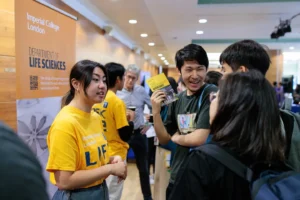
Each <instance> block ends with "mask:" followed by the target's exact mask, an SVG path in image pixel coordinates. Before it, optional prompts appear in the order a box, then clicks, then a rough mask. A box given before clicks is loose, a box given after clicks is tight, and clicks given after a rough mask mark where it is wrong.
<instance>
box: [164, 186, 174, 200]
mask: <svg viewBox="0 0 300 200" xmlns="http://www.w3.org/2000/svg"><path fill="white" fill-rule="evenodd" d="M173 187H174V184H173V183H169V185H168V187H167V191H166V200H169V198H170V194H171V192H172V190H173Z"/></svg>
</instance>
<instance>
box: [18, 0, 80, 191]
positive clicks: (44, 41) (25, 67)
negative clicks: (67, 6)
mask: <svg viewBox="0 0 300 200" xmlns="http://www.w3.org/2000/svg"><path fill="white" fill-rule="evenodd" d="M50 7H51V5H50ZM54 8H55V7H53V6H52V8H49V7H47V6H45V5H43V4H41V3H39V2H37V1H34V0H15V35H16V89H17V90H16V91H17V94H16V95H17V126H18V130H17V132H18V135H19V136H20V137H21V138H22V139H23V140H24V141H25V142H26V143H27V144H28V145H29V147H30V148H31V149H32V151H33V152H34V153H35V155H36V156H37V158H38V159H39V160H40V162H41V164H42V167H43V168H44V176H45V179H46V180H48V179H49V174H48V173H47V172H46V170H45V166H46V163H47V159H48V155H49V151H48V147H47V142H46V139H47V134H48V130H49V127H50V126H51V124H52V122H53V120H54V118H55V116H56V115H57V113H58V112H59V110H60V100H61V96H63V95H64V94H65V93H66V92H67V91H68V90H69V80H68V78H69V73H70V69H71V68H72V66H73V65H74V63H75V39H76V38H75V37H76V20H74V19H72V18H71V17H69V16H66V15H64V14H62V13H61V12H58V11H57V10H55V9H54ZM20 162H21V161H20ZM47 182H48V192H49V195H50V197H51V196H52V195H53V193H54V192H55V190H56V187H55V186H53V185H51V184H50V182H49V181H47Z"/></svg>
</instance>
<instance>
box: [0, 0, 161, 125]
mask: <svg viewBox="0 0 300 200" xmlns="http://www.w3.org/2000/svg"><path fill="white" fill-rule="evenodd" d="M46 1H47V2H49V3H51V4H53V5H54V6H56V7H58V8H60V9H62V10H65V11H67V12H69V13H71V14H73V15H75V16H77V17H78V19H79V20H78V21H77V27H76V28H77V30H76V61H78V60H81V59H92V60H95V61H98V62H100V63H102V64H105V63H107V62H111V61H114V62H119V63H121V64H123V65H124V66H125V67H126V66H127V65H128V64H133V63H135V64H137V65H139V66H140V67H141V69H142V70H143V71H149V72H151V74H152V75H155V74H157V73H158V68H157V67H155V66H153V65H152V64H150V63H149V62H147V61H146V60H145V59H144V58H143V55H137V54H135V53H133V52H132V51H131V50H130V49H129V48H127V47H126V46H125V45H123V44H122V43H120V42H119V41H118V40H116V39H114V38H112V37H110V36H108V35H104V34H103V31H102V30H101V29H100V28H98V27H97V26H95V25H94V24H93V23H91V22H90V21H88V20H87V19H86V18H84V17H83V16H81V15H80V14H78V13H77V12H76V11H74V10H72V9H71V8H70V7H68V6H66V5H65V4H64V3H62V2H61V1H60V0H46ZM14 2H15V1H14V0H2V1H0V121H3V122H4V123H6V124H8V125H9V126H10V127H12V128H13V129H15V130H16V128H17V123H16V119H17V117H16V74H15V70H16V68H15V67H16V64H15V16H14Z"/></svg>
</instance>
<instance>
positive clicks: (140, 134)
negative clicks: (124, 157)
mask: <svg viewBox="0 0 300 200" xmlns="http://www.w3.org/2000/svg"><path fill="white" fill-rule="evenodd" d="M139 74H140V69H139V68H138V67H137V66H136V65H129V66H128V67H127V69H126V74H125V82H124V88H123V90H122V91H118V92H117V96H118V97H119V98H120V99H122V100H123V101H124V102H125V104H126V106H127V109H133V110H134V111H135V119H134V121H133V122H134V135H133V136H132V137H131V139H130V140H129V142H128V143H129V145H130V147H131V148H132V150H133V152H134V154H135V158H136V165H137V168H138V170H139V174H140V184H141V188H142V193H143V196H144V200H152V195H151V189H150V181H149V172H148V161H147V160H148V156H147V137H146V135H145V133H146V132H147V130H148V129H149V128H150V127H149V126H146V125H145V121H144V106H145V105H148V107H149V108H151V103H150V97H149V95H148V94H147V93H146V91H145V89H144V88H143V87H142V86H140V85H136V82H137V80H138V77H139Z"/></svg>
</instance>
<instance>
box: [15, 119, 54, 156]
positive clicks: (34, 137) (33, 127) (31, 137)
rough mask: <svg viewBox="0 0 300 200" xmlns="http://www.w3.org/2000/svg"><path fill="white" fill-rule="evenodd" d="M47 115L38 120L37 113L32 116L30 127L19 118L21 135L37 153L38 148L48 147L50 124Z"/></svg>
mask: <svg viewBox="0 0 300 200" xmlns="http://www.w3.org/2000/svg"><path fill="white" fill-rule="evenodd" d="M46 121H47V116H45V115H44V116H43V117H42V118H41V119H40V120H39V121H38V122H37V117H36V115H32V116H31V118H30V127H28V126H27V125H26V123H25V122H23V121H21V120H18V128H19V136H20V137H21V138H23V140H24V141H25V142H26V143H27V144H28V146H29V147H30V148H31V149H32V151H33V152H34V153H35V154H36V155H37V148H40V149H42V150H45V149H47V147H48V146H47V141H46V139H47V133H48V131H49V128H50V126H46V127H45V124H46Z"/></svg>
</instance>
